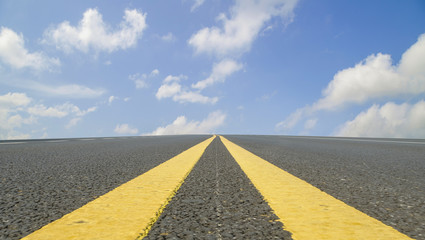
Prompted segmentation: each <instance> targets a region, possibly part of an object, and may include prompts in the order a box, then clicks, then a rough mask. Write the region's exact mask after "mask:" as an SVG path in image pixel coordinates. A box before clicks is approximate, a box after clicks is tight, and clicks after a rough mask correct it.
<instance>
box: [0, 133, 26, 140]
mask: <svg viewBox="0 0 425 240" xmlns="http://www.w3.org/2000/svg"><path fill="white" fill-rule="evenodd" d="M0 137H1V138H3V139H7V140H19V139H30V138H31V135H30V134H23V133H16V132H11V133H9V134H8V135H7V137H2V136H1V135H0Z"/></svg>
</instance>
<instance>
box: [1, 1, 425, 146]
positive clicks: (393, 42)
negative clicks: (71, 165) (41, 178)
mask: <svg viewBox="0 0 425 240" xmlns="http://www.w3.org/2000/svg"><path fill="white" fill-rule="evenodd" d="M0 28H1V29H0V139H19V138H60V137H95V136H99V137H101V136H123V135H161V134H190V133H229V134H230V133H236V134H286V135H322V136H365V137H412V138H425V94H424V93H425V35H422V34H425V2H424V1H421V0H417V1H414V0H410V1H396V0H390V1H389V0H381V1H379V0H376V1H348V0H342V1H341V0H338V1H336V0H334V1H313V0H263V1H254V0H236V1H219V0H181V1H149V0H139V1H72V3H71V2H69V3H66V2H65V3H64V2H61V1H37V2H31V1H6V0H3V1H1V2H0Z"/></svg>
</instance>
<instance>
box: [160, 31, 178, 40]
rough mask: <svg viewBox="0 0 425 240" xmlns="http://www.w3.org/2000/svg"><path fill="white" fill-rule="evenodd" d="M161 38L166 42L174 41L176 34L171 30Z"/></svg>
mask: <svg viewBox="0 0 425 240" xmlns="http://www.w3.org/2000/svg"><path fill="white" fill-rule="evenodd" d="M161 39H162V40H163V41H165V42H172V41H174V40H176V36H174V34H173V33H171V32H169V33H168V34H166V35H164V36H162V37H161Z"/></svg>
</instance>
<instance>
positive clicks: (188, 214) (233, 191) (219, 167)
mask: <svg viewBox="0 0 425 240" xmlns="http://www.w3.org/2000/svg"><path fill="white" fill-rule="evenodd" d="M277 219H278V218H277V216H276V215H274V214H273V212H272V210H271V209H270V207H269V205H268V204H267V203H266V202H265V201H264V200H263V197H262V196H261V194H260V193H259V192H258V191H257V189H256V188H255V187H254V186H253V185H252V183H251V182H250V180H249V179H248V178H247V176H246V175H245V173H244V172H243V171H242V169H241V168H240V167H239V165H238V164H237V163H236V161H235V160H234V159H233V157H232V156H231V155H230V153H229V152H228V151H227V149H226V148H225V147H224V145H223V144H222V142H221V141H220V139H219V138H216V139H215V140H214V141H213V142H212V143H211V145H210V146H209V147H208V148H207V149H206V151H205V153H204V155H203V156H202V157H201V159H200V160H199V162H198V163H197V164H196V165H195V167H194V168H193V170H192V171H191V172H190V174H189V175H188V177H187V178H186V180H185V181H184V183H183V185H182V186H181V188H180V189H179V190H178V191H177V193H176V195H175V196H174V197H173V199H172V200H171V201H170V203H169V205H168V206H167V207H166V208H165V210H164V212H163V213H162V214H161V216H160V217H159V219H158V220H157V222H156V223H155V224H154V225H153V227H152V229H151V231H150V232H149V234H148V236H147V237H145V239H291V237H290V233H289V232H286V231H284V230H283V228H282V226H283V225H282V223H281V222H280V221H277Z"/></svg>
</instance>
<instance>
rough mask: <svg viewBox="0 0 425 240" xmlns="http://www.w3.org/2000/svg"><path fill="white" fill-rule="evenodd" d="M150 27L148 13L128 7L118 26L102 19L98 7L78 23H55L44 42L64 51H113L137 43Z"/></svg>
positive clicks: (91, 9)
mask: <svg viewBox="0 0 425 240" xmlns="http://www.w3.org/2000/svg"><path fill="white" fill-rule="evenodd" d="M146 27H147V25H146V14H145V13H143V12H141V11H138V10H136V9H133V10H130V9H127V10H125V12H124V16H123V21H122V22H121V23H120V24H119V27H118V28H116V29H115V31H113V28H112V27H111V26H109V25H108V24H106V23H105V22H104V21H103V18H102V15H101V14H100V13H99V12H98V10H97V9H93V8H90V9H87V10H86V11H85V12H84V14H83V19H81V21H80V22H79V23H78V25H77V26H72V25H71V24H70V23H69V22H68V21H65V22H62V23H60V24H59V25H57V26H52V27H50V28H49V29H47V30H46V31H45V32H44V38H43V42H44V43H47V44H52V45H55V46H56V48H57V49H60V50H62V51H64V52H67V53H69V52H72V51H73V50H74V49H75V50H78V51H82V52H84V53H87V52H89V51H90V50H93V51H95V52H96V53H98V52H102V51H105V52H113V51H116V50H119V49H127V48H129V47H133V46H135V45H136V44H137V40H138V39H139V38H141V36H142V33H143V31H144V30H145V28H146Z"/></svg>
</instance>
